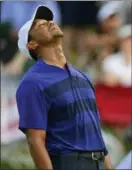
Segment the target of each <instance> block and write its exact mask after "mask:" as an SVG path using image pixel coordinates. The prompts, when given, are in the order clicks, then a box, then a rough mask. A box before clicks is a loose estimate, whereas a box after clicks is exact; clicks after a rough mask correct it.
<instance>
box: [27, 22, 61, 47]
mask: <svg viewBox="0 0 132 170" xmlns="http://www.w3.org/2000/svg"><path fill="white" fill-rule="evenodd" d="M29 35H30V37H31V40H33V41H35V42H36V43H37V44H38V45H48V44H51V43H53V42H55V41H56V40H57V39H58V38H61V37H63V32H62V31H61V29H60V28H59V27H58V25H56V24H55V23H53V21H46V20H43V19H36V20H35V21H34V23H33V25H32V27H31V29H30V32H29Z"/></svg>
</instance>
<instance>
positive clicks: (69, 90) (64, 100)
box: [43, 72, 95, 108]
mask: <svg viewBox="0 0 132 170" xmlns="http://www.w3.org/2000/svg"><path fill="white" fill-rule="evenodd" d="M52 76H53V75H52ZM52 76H50V77H49V78H48V79H50V80H51V83H49V84H48V87H47V88H45V89H44V90H43V92H44V95H45V96H46V98H47V99H48V100H50V101H51V103H52V107H55V108H57V107H68V106H69V105H71V104H74V103H75V102H76V103H78V105H79V104H80V103H81V104H82V103H83V102H84V101H86V100H89V101H94V100H95V94H94V89H93V87H92V85H91V82H89V81H88V80H87V79H86V78H84V77H83V76H82V75H81V74H78V73H77V72H71V73H67V74H54V77H52ZM53 79H54V81H52V80H53Z"/></svg>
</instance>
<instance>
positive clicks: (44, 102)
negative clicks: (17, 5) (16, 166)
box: [16, 6, 111, 170]
mask: <svg viewBox="0 0 132 170" xmlns="http://www.w3.org/2000/svg"><path fill="white" fill-rule="evenodd" d="M62 39H63V32H62V31H61V30H60V28H59V27H58V26H57V25H56V24H55V23H54V22H53V13H52V11H51V10H50V9H49V8H47V7H46V6H39V7H37V9H36V11H35V13H34V15H33V17H32V18H31V20H29V21H28V22H27V23H25V25H24V26H23V27H22V28H21V29H20V31H19V36H18V47H19V49H20V51H21V52H23V53H24V54H25V55H28V56H30V57H32V58H33V59H34V60H36V63H35V64H34V65H33V66H32V67H31V68H30V69H29V71H28V72H27V73H26V74H25V76H24V77H23V79H22V81H21V83H20V85H19V88H18V90H17V93H16V99H17V106H18V111H19V115H20V122H19V129H20V130H21V131H22V132H24V133H25V134H26V137H27V141H28V144H29V149H30V152H31V156H32V158H33V160H34V163H35V165H36V167H37V169H40V170H99V169H103V168H104V169H111V164H110V159H109V154H108V152H107V149H106V147H105V144H104V141H103V138H102V134H101V128H100V120H99V113H98V109H97V106H96V99H95V91H94V88H93V86H92V84H91V82H90V80H89V78H88V77H87V76H86V75H85V74H84V73H82V72H80V71H78V70H77V69H75V68H73V67H72V66H71V65H70V64H69V63H68V62H67V61H66V57H65V55H64V53H63V49H62V45H61V41H62Z"/></svg>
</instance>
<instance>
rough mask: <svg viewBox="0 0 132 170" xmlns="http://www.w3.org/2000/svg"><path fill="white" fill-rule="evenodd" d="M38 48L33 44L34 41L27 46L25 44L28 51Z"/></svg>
mask: <svg viewBox="0 0 132 170" xmlns="http://www.w3.org/2000/svg"><path fill="white" fill-rule="evenodd" d="M38 47H39V45H38V44H37V43H36V42H34V41H30V42H29V43H28V44H27V48H28V50H31V51H32V50H36V49H37V48H38Z"/></svg>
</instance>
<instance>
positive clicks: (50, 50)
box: [39, 44, 66, 68]
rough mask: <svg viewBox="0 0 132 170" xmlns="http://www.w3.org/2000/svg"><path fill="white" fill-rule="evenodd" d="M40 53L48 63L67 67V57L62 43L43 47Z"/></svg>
mask: <svg viewBox="0 0 132 170" xmlns="http://www.w3.org/2000/svg"><path fill="white" fill-rule="evenodd" d="M39 54H40V56H41V57H42V59H43V60H44V61H45V62H46V63H47V64H50V65H54V66H58V67H60V68H65V64H66V58H65V56H64V53H63V49H62V46H61V44H52V45H50V46H46V47H44V48H42V49H41V51H40V53H39Z"/></svg>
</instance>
